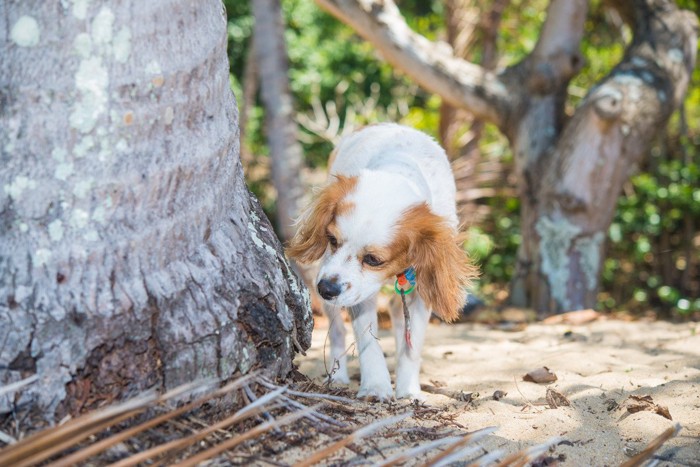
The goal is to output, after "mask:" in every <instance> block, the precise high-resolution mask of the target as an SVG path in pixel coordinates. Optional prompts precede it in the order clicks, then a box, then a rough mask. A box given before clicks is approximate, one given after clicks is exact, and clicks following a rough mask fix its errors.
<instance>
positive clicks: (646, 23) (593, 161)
mask: <svg viewBox="0 0 700 467" xmlns="http://www.w3.org/2000/svg"><path fill="white" fill-rule="evenodd" d="M553 3H554V2H553ZM565 3H568V2H565ZM622 3H623V4H624V6H625V7H628V6H629V5H628V2H622ZM633 3H634V5H633V6H634V8H633V15H632V16H631V17H630V20H631V26H632V28H633V30H634V38H633V41H632V43H631V44H630V45H629V47H628V48H627V50H626V53H625V56H624V58H623V60H622V62H621V63H619V64H618V65H617V66H616V67H615V68H614V69H613V70H612V72H611V73H610V74H609V75H608V76H607V77H605V78H603V79H602V80H601V81H600V82H599V83H598V84H597V85H596V86H595V87H594V88H593V89H591V91H590V92H589V93H588V95H587V96H586V98H585V99H584V100H583V102H582V103H581V105H580V106H579V108H578V109H577V110H576V112H575V113H574V115H573V116H572V118H571V119H570V120H569V121H564V119H563V118H559V119H557V120H552V123H551V124H552V127H551V129H550V130H549V131H548V130H547V128H542V126H541V120H540V121H538V122H534V121H531V120H530V119H528V118H527V117H526V118H524V119H523V120H522V121H521V122H520V126H519V129H518V135H522V136H523V137H522V138H516V139H515V141H514V147H516V148H519V149H520V150H521V151H523V152H525V147H533V146H534V147H541V148H544V150H543V151H540V152H539V153H532V152H527V153H528V154H530V157H526V158H521V159H522V160H521V163H520V167H521V168H522V176H521V177H520V181H521V185H520V190H521V201H522V211H521V212H522V219H521V223H522V228H523V243H522V246H521V249H520V251H519V254H518V256H519V262H518V268H517V272H516V278H515V281H514V284H513V298H514V302H515V303H516V304H519V305H530V306H532V307H534V308H536V309H537V310H539V311H540V312H541V313H542V314H547V313H554V312H561V311H567V310H575V309H581V308H592V307H594V306H595V304H596V301H597V292H598V282H599V276H600V273H601V270H602V263H603V259H604V257H605V248H604V246H605V242H604V240H605V238H606V235H607V231H608V228H609V226H610V222H611V221H612V218H613V215H614V213H615V207H616V200H617V197H618V196H619V194H620V192H621V190H622V185H623V183H624V182H625V181H626V180H627V179H628V178H629V175H630V174H631V173H632V172H633V171H634V170H635V169H636V167H637V166H638V165H639V164H640V163H641V161H642V159H643V158H644V157H645V156H646V155H647V154H648V152H649V148H650V146H651V143H652V141H653V138H654V137H655V135H656V134H657V133H658V131H659V130H660V129H661V128H663V127H664V126H665V125H666V122H667V121H668V119H669V117H670V116H671V113H672V112H673V111H674V110H675V109H677V108H678V107H679V106H680V105H681V103H682V100H683V97H684V96H685V93H686V90H687V87H688V82H689V79H690V75H691V73H692V70H693V67H694V61H695V53H696V52H695V51H696V41H697V33H696V27H697V19H696V18H695V16H694V15H693V14H692V13H690V12H686V11H681V10H679V9H678V8H677V7H676V6H675V4H673V2H664V1H654V0H637V1H635V2H633ZM569 5H570V4H569ZM551 14H552V12H551V11H550V15H551ZM551 22H554V23H556V24H567V21H566V20H565V19H563V18H556V17H552V20H551ZM547 23H550V19H549V18H548V19H547ZM569 24H570V23H569ZM581 27H582V25H581ZM555 37H559V39H558V40H557V42H556V43H557V44H561V43H562V41H561V38H560V37H561V34H560V33H557V34H554V35H553V38H552V39H551V40H552V41H553V42H554V41H555ZM543 38H544V36H543ZM554 56H555V57H556V56H557V55H556V52H555V55H554ZM570 57H571V60H572V61H574V59H575V57H576V55H575V54H571V55H570ZM561 61H562V59H561V58H556V59H555V62H556V63H559V62H561ZM566 61H567V60H566V59H564V60H563V63H564V65H563V68H564V71H563V73H561V75H560V76H561V77H556V76H557V73H553V74H550V76H555V78H554V79H551V78H550V80H551V82H556V81H561V80H562V79H567V78H566V77H567V76H568V75H569V72H568V70H567V68H568V66H569V65H566ZM556 94H557V92H556V91H555V92H554V95H556ZM538 104H539V103H538V102H535V107H534V109H537V106H538ZM534 109H533V110H534ZM529 113H530V111H527V112H525V114H526V115H527V114H529ZM536 114H538V115H539V114H542V112H541V111H539V110H538V111H537V112H536ZM548 115H552V114H551V112H549V113H548ZM560 122H561V123H560ZM558 128H561V130H557V129H558ZM552 132H553V133H554V135H555V137H554V139H553V140H551V137H550V136H549V135H548V133H552Z"/></svg>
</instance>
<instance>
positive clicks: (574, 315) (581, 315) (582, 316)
mask: <svg viewBox="0 0 700 467" xmlns="http://www.w3.org/2000/svg"><path fill="white" fill-rule="evenodd" d="M601 317H602V315H601V314H600V313H598V312H597V311H595V310H591V309H590V308H589V309H586V310H577V311H570V312H568V313H562V314H560V315H554V316H550V317H549V318H545V319H543V320H542V323H543V324H572V325H574V326H576V325H579V324H586V323H590V322H591V321H595V320H597V319H600V318H601Z"/></svg>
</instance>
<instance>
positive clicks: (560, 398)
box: [545, 388, 571, 409]
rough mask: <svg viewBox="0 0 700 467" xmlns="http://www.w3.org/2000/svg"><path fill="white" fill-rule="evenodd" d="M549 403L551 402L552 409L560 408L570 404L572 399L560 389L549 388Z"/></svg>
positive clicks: (547, 395) (547, 397)
mask: <svg viewBox="0 0 700 467" xmlns="http://www.w3.org/2000/svg"><path fill="white" fill-rule="evenodd" d="M545 397H546V399H547V404H549V408H550V409H558V408H559V407H562V406H566V407H568V406H570V405H571V401H570V400H569V399H568V398H567V397H566V396H565V395H564V394H562V393H560V392H559V391H555V390H554V389H552V388H547V394H546V396H545Z"/></svg>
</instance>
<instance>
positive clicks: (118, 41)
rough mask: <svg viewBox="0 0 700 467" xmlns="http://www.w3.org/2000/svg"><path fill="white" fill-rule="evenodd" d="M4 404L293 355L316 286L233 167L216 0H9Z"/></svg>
mask: <svg viewBox="0 0 700 467" xmlns="http://www.w3.org/2000/svg"><path fill="white" fill-rule="evenodd" d="M0 57H2V58H1V59H0V60H2V65H1V66H0V151H1V152H0V154H1V156H0V185H1V186H2V189H0V215H1V219H2V222H1V224H0V362H1V364H2V367H0V385H1V384H5V383H10V382H12V381H16V380H19V379H20V378H23V377H26V376H28V375H31V374H37V375H38V377H39V379H38V381H37V383H35V384H34V385H33V386H32V387H31V388H29V389H27V390H25V391H24V392H23V393H22V394H21V395H16V396H15V397H14V398H12V399H10V398H7V397H4V398H2V399H0V411H2V412H6V411H8V410H11V409H12V406H13V404H14V403H18V402H31V403H33V404H36V407H38V408H41V409H44V410H46V411H47V414H48V415H49V416H51V415H53V414H54V413H56V412H58V414H59V415H60V414H62V413H65V412H75V411H78V410H80V409H81V408H82V407H84V406H88V405H91V404H95V403H98V402H100V401H101V400H109V399H112V398H117V397H120V396H123V395H125V394H128V393H131V392H134V391H139V390H142V389H143V388H146V387H152V386H156V387H162V388H170V387H174V386H176V385H178V384H180V383H182V382H184V381H188V380H192V379H194V378H200V377H219V378H226V377H228V376H230V375H232V374H234V373H236V372H241V373H245V372H247V371H249V370H250V369H251V368H253V367H256V366H262V367H265V368H267V369H268V370H269V371H270V372H271V373H272V374H274V375H285V374H287V373H288V372H289V371H290V370H291V365H292V357H293V354H294V352H295V349H296V350H301V349H304V348H306V347H308V345H309V338H310V332H311V324H312V322H311V315H310V309H309V305H308V298H307V297H308V295H307V294H306V292H305V290H304V289H303V286H302V285H301V283H300V282H299V281H298V280H297V278H296V277H295V276H294V274H293V273H292V271H291V269H290V268H289V266H288V264H287V262H286V261H285V259H284V256H283V254H282V250H281V248H280V245H279V242H278V240H277V239H276V237H275V236H274V234H273V233H272V229H271V228H270V226H269V224H268V222H267V221H266V220H265V217H264V215H263V214H262V212H261V210H260V208H259V206H258V204H257V202H256V200H255V199H254V198H253V197H252V196H251V195H250V193H249V192H248V190H247V188H246V185H245V183H244V181H243V176H242V169H241V164H240V160H239V155H238V153H239V146H238V121H237V112H236V108H235V102H234V99H233V95H232V93H231V90H230V88H229V72H228V70H229V67H228V63H227V59H226V21H225V18H224V16H223V10H222V5H221V3H220V2H219V1H218V0H207V1H198V2H184V1H176V0H171V1H167V0H163V1H158V2H156V1H153V2H136V1H134V0H131V1H126V0H125V1H120V2H109V1H106V0H102V1H93V2H74V3H70V2H45V1H41V0H33V1H24V2H16V3H9V4H8V3H7V2H2V3H0Z"/></svg>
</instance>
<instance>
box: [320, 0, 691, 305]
mask: <svg viewBox="0 0 700 467" xmlns="http://www.w3.org/2000/svg"><path fill="white" fill-rule="evenodd" d="M317 3H319V5H321V6H322V7H323V8H325V9H327V10H329V11H330V12H331V13H332V14H334V15H335V16H337V17H338V18H340V19H341V20H342V21H344V22H346V23H348V24H350V25H351V26H353V27H354V28H355V29H356V30H357V31H358V33H360V34H361V35H362V36H364V37H365V38H366V39H368V40H370V41H371V42H372V43H373V44H374V45H375V46H376V47H377V48H378V49H379V50H380V51H381V52H382V54H383V55H384V57H385V59H386V60H387V61H388V62H390V63H392V64H393V65H395V66H397V67H398V68H400V69H402V70H403V71H404V72H405V73H406V74H408V75H409V76H411V77H412V78H414V79H415V80H416V81H417V82H418V83H419V84H421V85H422V86H424V87H425V88H426V89H428V90H430V91H432V92H435V93H437V94H439V95H440V96H441V97H443V99H445V100H446V101H448V102H450V103H452V104H453V105H457V106H461V107H464V108H466V109H468V110H470V111H472V112H473V113H474V114H475V115H476V116H477V117H479V118H483V119H485V120H487V121H490V122H491V123H494V124H496V125H498V127H499V128H500V130H501V131H502V132H503V133H504V134H505V135H506V136H507V137H508V138H509V140H510V143H511V146H512V148H513V152H514V155H515V164H516V173H517V175H518V180H519V187H518V189H519V195H520V200H521V206H522V207H521V224H522V226H523V231H522V238H523V242H522V245H521V248H520V250H519V253H518V264H517V267H516V275H515V277H514V280H513V284H512V287H511V301H512V302H513V303H514V304H516V305H520V306H529V307H533V308H535V309H537V310H538V311H539V312H540V313H541V315H546V314H549V313H555V312H561V311H566V310H573V309H579V308H590V307H594V306H595V305H596V296H597V292H598V283H599V276H600V271H601V264H602V261H603V258H604V239H605V235H606V232H607V229H608V227H609V225H610V222H611V219H612V215H613V213H614V208H615V205H616V202H615V201H616V199H617V196H618V194H619V192H620V190H621V187H622V184H623V182H624V181H625V180H626V179H627V178H628V176H629V174H630V172H631V171H632V170H633V169H634V167H635V166H636V164H637V163H638V162H639V161H640V160H641V159H642V158H643V157H644V156H645V155H646V154H647V152H648V149H649V146H650V144H651V141H652V139H653V137H654V135H655V134H657V132H658V130H659V129H661V128H663V127H664V125H665V124H666V122H667V121H668V118H669V116H670V115H671V113H672V111H673V110H674V109H676V108H678V106H679V105H680V103H681V102H682V99H683V96H684V95H685V93H686V90H687V87H688V82H689V80H690V75H691V72H692V70H693V67H694V65H695V53H696V43H697V18H696V17H695V15H694V14H692V13H691V12H685V11H681V10H679V9H678V7H677V6H676V4H675V3H674V2H673V1H671V0H634V1H622V0H610V1H609V2H608V3H609V4H611V5H612V6H613V7H615V8H617V9H618V10H619V11H620V13H621V16H622V17H623V18H624V19H625V20H627V21H628V22H629V23H630V24H631V26H632V28H633V30H634V32H635V35H634V40H633V41H632V43H631V44H630V45H629V46H628V48H627V50H626V53H625V56H624V59H623V60H622V62H621V63H620V64H618V65H617V66H616V67H615V68H614V70H613V71H612V72H611V73H610V75H608V76H607V77H605V78H604V79H603V80H602V81H601V82H600V83H598V84H597V85H596V86H595V87H594V88H593V89H591V90H590V92H589V94H588V96H587V97H586V98H585V99H584V101H583V102H582V104H581V105H580V106H579V108H578V109H577V110H576V112H575V113H574V115H573V116H572V117H567V116H566V115H565V113H564V104H565V100H566V91H567V86H568V83H569V80H570V79H571V78H572V77H573V76H575V74H576V73H578V71H579V70H580V68H581V66H582V64H583V59H582V57H581V55H580V52H579V47H580V42H581V38H582V36H583V33H584V29H583V25H584V20H585V17H586V12H587V8H588V2H587V1H585V0H552V1H551V2H550V4H549V7H548V10H547V19H546V20H545V23H544V24H543V27H542V31H541V34H540V38H539V40H538V42H537V45H536V46H535V48H534V50H533V51H532V52H531V53H530V55H529V56H528V57H526V59H525V60H523V61H522V62H521V63H518V64H516V65H514V66H512V67H510V68H507V69H505V70H503V71H502V72H500V73H493V72H489V71H488V70H485V69H484V68H483V67H479V66H477V65H474V64H472V63H469V62H467V61H465V60H462V59H459V58H457V57H455V56H454V55H453V54H452V53H451V51H449V50H448V49H446V48H444V47H440V46H439V45H438V44H435V43H430V41H428V40H427V39H425V38H424V37H422V36H419V35H418V34H416V33H415V32H413V31H411V30H410V29H409V28H408V26H407V25H406V23H405V21H404V20H403V18H402V17H401V16H400V13H399V11H398V9H397V8H396V5H395V4H394V3H393V2H392V1H391V0H381V1H379V0H317Z"/></svg>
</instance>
